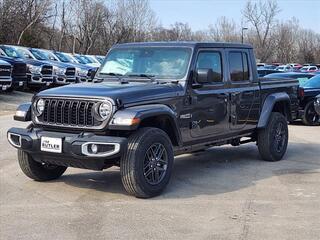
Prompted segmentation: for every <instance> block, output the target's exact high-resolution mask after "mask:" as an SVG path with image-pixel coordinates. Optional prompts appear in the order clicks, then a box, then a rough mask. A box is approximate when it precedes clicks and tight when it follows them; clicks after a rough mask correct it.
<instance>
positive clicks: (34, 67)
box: [27, 64, 41, 73]
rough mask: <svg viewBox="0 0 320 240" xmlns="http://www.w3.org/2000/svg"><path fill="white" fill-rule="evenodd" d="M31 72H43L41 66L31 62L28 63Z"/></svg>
mask: <svg viewBox="0 0 320 240" xmlns="http://www.w3.org/2000/svg"><path fill="white" fill-rule="evenodd" d="M27 67H28V70H29V72H31V73H41V66H34V65H31V64H28V65H27Z"/></svg>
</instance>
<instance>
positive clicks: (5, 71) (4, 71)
mask: <svg viewBox="0 0 320 240" xmlns="http://www.w3.org/2000/svg"><path fill="white" fill-rule="evenodd" d="M10 76H11V66H8V65H4V66H1V65H0V77H10Z"/></svg>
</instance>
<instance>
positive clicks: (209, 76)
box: [196, 68, 222, 84]
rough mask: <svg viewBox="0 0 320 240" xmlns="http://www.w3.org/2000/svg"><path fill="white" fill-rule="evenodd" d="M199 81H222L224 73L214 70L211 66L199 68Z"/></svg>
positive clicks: (197, 73)
mask: <svg viewBox="0 0 320 240" xmlns="http://www.w3.org/2000/svg"><path fill="white" fill-rule="evenodd" d="M196 81H197V83H200V84H203V83H211V82H222V75H221V74H220V73H218V72H214V71H212V69H211V68H199V69H197V71H196Z"/></svg>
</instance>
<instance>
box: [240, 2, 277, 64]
mask: <svg viewBox="0 0 320 240" xmlns="http://www.w3.org/2000/svg"><path fill="white" fill-rule="evenodd" d="M279 12H280V8H279V6H278V4H277V2H276V1H274V0H268V1H266V2H262V1H259V2H252V1H248V2H247V4H246V6H245V8H244V10H243V11H242V13H243V17H244V18H245V19H246V21H247V22H248V23H250V24H251V25H252V27H253V29H254V30H255V35H256V36H255V42H254V43H253V44H255V46H256V53H257V56H258V58H260V59H261V61H263V62H264V61H267V60H268V59H269V58H270V57H271V55H272V43H273V41H272V38H271V37H270V36H271V31H272V27H273V26H274V24H275V21H276V16H277V15H278V14H279Z"/></svg>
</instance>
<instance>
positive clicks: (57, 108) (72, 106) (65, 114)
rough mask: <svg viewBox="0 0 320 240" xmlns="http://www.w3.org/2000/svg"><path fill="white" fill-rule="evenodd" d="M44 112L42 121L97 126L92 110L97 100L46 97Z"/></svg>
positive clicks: (50, 123) (69, 125)
mask: <svg viewBox="0 0 320 240" xmlns="http://www.w3.org/2000/svg"><path fill="white" fill-rule="evenodd" d="M44 101H45V105H44V112H43V114H42V115H41V116H39V117H38V120H39V122H40V123H43V124H47V125H57V126H59V125H60V126H68V127H84V128H85V127H95V126H99V125H101V123H102V122H100V121H95V120H94V117H93V114H92V111H93V107H94V104H95V103H97V101H91V100H88V101H86V100H76V99H65V100H62V99H55V98H52V99H45V100H44Z"/></svg>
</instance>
